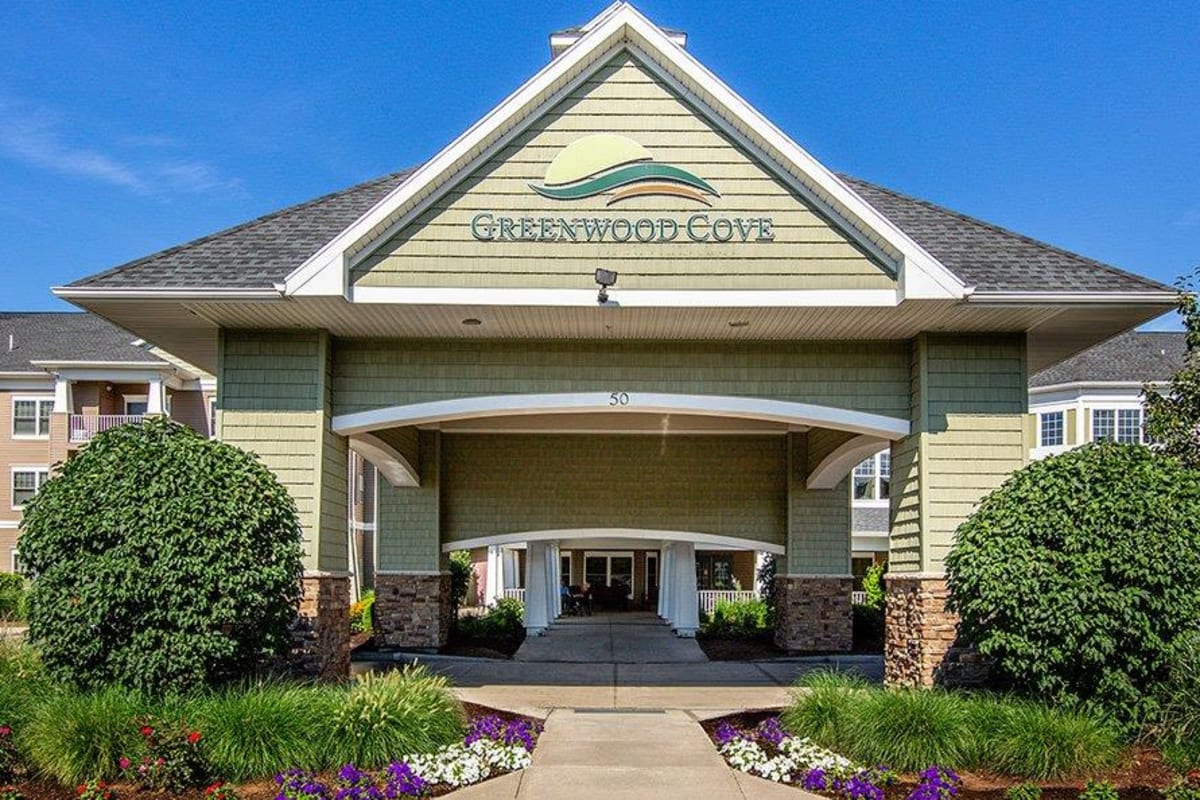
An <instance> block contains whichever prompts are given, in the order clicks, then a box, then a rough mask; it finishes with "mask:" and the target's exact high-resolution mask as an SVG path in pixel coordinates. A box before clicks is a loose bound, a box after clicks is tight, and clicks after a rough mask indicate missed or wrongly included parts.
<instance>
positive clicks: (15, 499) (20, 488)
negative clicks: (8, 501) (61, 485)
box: [12, 467, 50, 508]
mask: <svg viewBox="0 0 1200 800" xmlns="http://www.w3.org/2000/svg"><path fill="white" fill-rule="evenodd" d="M49 478H50V470H49V469H48V468H46V467H13V471H12V507H13V508H20V507H21V506H23V505H25V503H27V502H28V501H29V500H31V499H32V498H33V496H34V495H35V494H37V492H38V489H40V488H42V484H44V483H45V482H46V481H47V480H48V479H49Z"/></svg>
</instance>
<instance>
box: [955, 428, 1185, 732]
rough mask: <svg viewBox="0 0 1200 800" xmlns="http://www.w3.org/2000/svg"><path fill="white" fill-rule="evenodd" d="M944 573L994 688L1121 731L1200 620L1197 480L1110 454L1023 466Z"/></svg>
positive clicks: (1141, 711) (1107, 446)
mask: <svg viewBox="0 0 1200 800" xmlns="http://www.w3.org/2000/svg"><path fill="white" fill-rule="evenodd" d="M946 570H947V580H948V583H949V586H950V591H951V607H952V608H953V609H954V610H957V611H958V612H959V614H960V615H961V617H962V624H961V627H960V632H961V634H962V636H963V637H964V639H965V640H966V641H968V642H970V643H972V644H974V646H975V647H976V648H977V649H978V650H979V652H980V653H983V654H984V655H987V656H990V657H992V658H993V659H995V667H996V671H997V674H998V676H999V677H1000V679H1001V680H1002V681H1004V682H1005V683H1007V684H1009V685H1011V686H1012V687H1014V688H1016V689H1017V690H1018V691H1020V692H1022V693H1027V694H1029V695H1032V696H1035V697H1039V698H1041V699H1044V700H1046V701H1049V702H1051V703H1052V704H1056V705H1067V706H1079V705H1082V704H1085V703H1094V704H1098V705H1099V706H1100V707H1101V708H1103V709H1104V710H1105V711H1107V712H1108V713H1110V714H1112V715H1114V716H1116V717H1117V718H1119V719H1120V720H1121V721H1122V722H1123V723H1125V724H1127V725H1130V726H1132V725H1134V724H1136V723H1137V722H1138V721H1140V720H1144V719H1147V718H1151V717H1152V716H1153V714H1154V713H1155V710H1156V701H1155V691H1156V688H1157V686H1158V685H1159V684H1160V683H1161V682H1162V681H1163V680H1164V679H1165V678H1166V674H1167V672H1168V667H1169V665H1170V662H1171V657H1172V653H1173V651H1174V649H1175V648H1176V646H1177V640H1178V638H1179V635H1180V634H1181V633H1184V632H1186V631H1187V630H1188V629H1189V625H1187V624H1181V622H1183V621H1185V620H1196V619H1200V592H1197V591H1196V590H1195V584H1194V579H1195V576H1196V575H1197V574H1198V573H1200V473H1198V472H1195V471H1192V470H1189V469H1186V468H1184V467H1183V466H1181V465H1180V464H1179V463H1178V462H1176V461H1174V460H1171V459H1169V458H1166V457H1163V456H1157V455H1155V454H1154V453H1153V452H1152V451H1151V450H1150V449H1149V448H1146V447H1142V446H1138V445H1120V444H1115V443H1112V442H1101V443H1097V444H1091V445H1086V446H1084V447H1081V448H1078V449H1075V450H1072V451H1069V452H1067V453H1064V454H1063V455H1059V456H1053V457H1051V458H1047V459H1044V460H1042V461H1038V462H1035V463H1033V464H1031V465H1029V466H1028V467H1026V468H1024V469H1022V470H1020V471H1019V472H1017V473H1016V474H1014V475H1013V476H1012V477H1010V478H1009V479H1008V480H1007V481H1005V483H1004V484H1003V485H1002V486H1001V487H1000V488H999V489H998V490H996V491H995V492H993V493H992V494H991V495H989V496H988V497H987V498H985V499H984V500H983V502H982V504H981V505H980V507H979V509H978V510H977V511H976V512H975V513H974V514H973V515H972V516H971V518H970V519H968V520H967V521H966V522H965V523H963V525H961V526H960V527H959V529H958V532H957V535H956V541H955V544H954V548H953V550H952V551H951V553H950V555H949V556H948V558H947V559H946Z"/></svg>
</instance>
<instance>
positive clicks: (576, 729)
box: [449, 709, 819, 800]
mask: <svg viewBox="0 0 1200 800" xmlns="http://www.w3.org/2000/svg"><path fill="white" fill-rule="evenodd" d="M697 796H703V797H704V798H705V800H724V798H733V799H735V800H757V799H758V798H762V800H773V798H779V799H780V800H789V799H790V800H819V799H818V798H816V797H815V795H811V794H809V793H807V792H803V791H801V790H799V789H794V788H790V787H786V786H780V785H778V784H773V783H771V782H769V781H765V780H762V779H760V778H755V777H753V776H750V775H745V774H743V773H739V772H735V771H734V770H731V769H729V767H728V766H726V764H725V761H724V759H722V758H721V756H720V755H718V754H717V751H716V749H715V748H714V747H713V746H712V743H711V742H710V741H709V739H708V736H707V735H706V734H705V733H704V730H703V729H702V728H701V727H700V726H699V725H698V724H697V722H696V718H695V717H694V716H692V715H691V714H688V713H685V712H683V711H650V712H634V711H621V712H612V711H606V710H600V709H574V710H569V709H560V710H555V711H553V712H551V714H550V716H549V717H548V718H547V719H546V730H545V732H544V733H543V734H542V736H541V738H540V739H539V740H538V746H537V749H536V750H534V751H533V764H532V765H531V766H530V767H529V768H528V769H525V770H523V771H521V772H519V773H514V774H511V775H505V776H504V777H502V778H497V779H495V780H490V781H485V782H484V783H481V784H479V785H477V786H473V787H470V788H468V789H463V790H460V791H457V792H454V793H452V794H450V795H449V797H453V798H455V800H542V799H543V798H544V800H559V798H564V797H568V798H571V800H593V799H594V800H624V798H631V799H632V798H654V800H695V799H696V798H697Z"/></svg>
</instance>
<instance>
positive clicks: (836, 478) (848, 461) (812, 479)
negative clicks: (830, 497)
mask: <svg viewBox="0 0 1200 800" xmlns="http://www.w3.org/2000/svg"><path fill="white" fill-rule="evenodd" d="M887 445H888V440H887V439H882V438H880V437H878V436H866V435H863V436H855V437H854V438H853V439H851V440H850V441H848V442H846V443H845V444H843V445H841V446H840V447H838V448H836V449H835V450H834V451H833V452H832V453H830V454H829V455H827V456H825V458H823V459H821V463H820V464H817V466H816V469H814V470H813V471H812V473H811V474H810V475H809V476H808V488H809V489H832V488H834V487H835V486H837V485H838V484H839V483H841V481H842V478H844V477H846V474H847V473H848V472H850V470H852V469H854V467H856V466H857V465H858V464H859V463H861V462H862V461H863V460H864V459H867V458H870V457H871V456H873V455H875V454H876V453H878V452H879V451H880V450H882V449H883V448H885V447H887Z"/></svg>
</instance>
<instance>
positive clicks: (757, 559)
mask: <svg viewBox="0 0 1200 800" xmlns="http://www.w3.org/2000/svg"><path fill="white" fill-rule="evenodd" d="M765 563H767V551H766V550H756V551H755V552H754V591H756V592H758V593H759V596H761V595H762V587H761V586H759V585H758V576H759V573H761V572H762V568H763V564H765ZM767 591H768V592H769V591H770V589H768V590H767Z"/></svg>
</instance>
